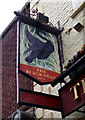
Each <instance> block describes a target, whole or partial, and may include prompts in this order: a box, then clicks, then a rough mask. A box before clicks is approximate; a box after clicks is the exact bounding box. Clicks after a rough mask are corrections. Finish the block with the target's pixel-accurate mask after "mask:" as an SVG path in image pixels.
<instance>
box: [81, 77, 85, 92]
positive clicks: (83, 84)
mask: <svg viewBox="0 0 85 120" xmlns="http://www.w3.org/2000/svg"><path fill="white" fill-rule="evenodd" d="M81 82H82V87H83V94H84V93H85V79H83V80H81Z"/></svg>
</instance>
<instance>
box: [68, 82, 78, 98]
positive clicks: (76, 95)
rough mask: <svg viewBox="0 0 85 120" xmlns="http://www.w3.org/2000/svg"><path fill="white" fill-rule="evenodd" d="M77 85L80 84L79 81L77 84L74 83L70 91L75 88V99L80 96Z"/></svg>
mask: <svg viewBox="0 0 85 120" xmlns="http://www.w3.org/2000/svg"><path fill="white" fill-rule="evenodd" d="M77 86H80V84H79V83H77V84H76V85H74V86H73V87H72V88H70V92H71V91H72V89H73V91H74V97H75V99H74V100H76V99H78V98H79V96H78V92H77Z"/></svg>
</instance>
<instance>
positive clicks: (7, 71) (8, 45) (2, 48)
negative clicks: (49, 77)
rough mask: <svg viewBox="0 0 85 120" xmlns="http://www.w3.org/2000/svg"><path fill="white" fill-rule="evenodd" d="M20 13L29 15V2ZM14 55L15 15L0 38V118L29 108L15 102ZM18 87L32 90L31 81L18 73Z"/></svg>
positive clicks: (3, 119)
mask: <svg viewBox="0 0 85 120" xmlns="http://www.w3.org/2000/svg"><path fill="white" fill-rule="evenodd" d="M21 13H22V14H25V15H27V16H29V13H30V4H29V3H27V4H26V5H25V6H24V7H23V8H22V10H21ZM16 56H17V17H15V18H14V20H13V21H12V22H11V23H10V24H9V25H8V27H7V28H6V29H5V30H4V32H3V33H2V35H1V39H0V120H1V119H2V120H5V119H7V118H11V117H12V114H13V112H14V111H15V110H17V109H20V110H26V109H27V110H28V108H29V107H27V106H21V107H19V105H18V104H17V81H16V77H17V76H16ZM19 87H20V88H23V89H29V90H33V82H32V81H30V80H29V79H27V78H26V77H24V76H23V75H22V74H20V73H19Z"/></svg>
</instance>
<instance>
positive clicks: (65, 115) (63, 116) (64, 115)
mask: <svg viewBox="0 0 85 120" xmlns="http://www.w3.org/2000/svg"><path fill="white" fill-rule="evenodd" d="M83 74H85V72H84V73H81V74H80V75H79V76H82V75H83ZM79 76H78V77H79ZM78 77H76V78H74V79H72V80H71V81H70V82H68V83H67V84H66V85H65V86H63V87H62V88H61V89H59V90H58V92H59V97H60V104H61V114H62V118H65V117H67V116H68V115H70V114H72V113H73V112H75V111H77V110H78V109H80V108H81V107H83V106H84V105H85V103H83V104H81V105H80V106H78V107H77V108H75V109H74V110H73V111H71V112H69V113H67V114H64V112H63V105H62V98H61V90H63V89H64V88H65V87H66V86H68V85H69V84H71V83H72V82H73V81H74V80H75V79H78Z"/></svg>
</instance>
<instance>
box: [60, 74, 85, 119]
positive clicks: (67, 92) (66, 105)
mask: <svg viewBox="0 0 85 120" xmlns="http://www.w3.org/2000/svg"><path fill="white" fill-rule="evenodd" d="M59 96H60V100H61V111H62V117H63V118H64V117H66V116H67V115H69V114H71V113H72V112H75V111H76V110H78V109H79V108H80V107H82V106H84V105H85V73H84V74H82V75H81V76H80V77H77V78H76V79H73V80H71V81H70V82H69V83H67V84H66V85H65V86H64V87H62V88H61V89H60V90H59Z"/></svg>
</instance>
